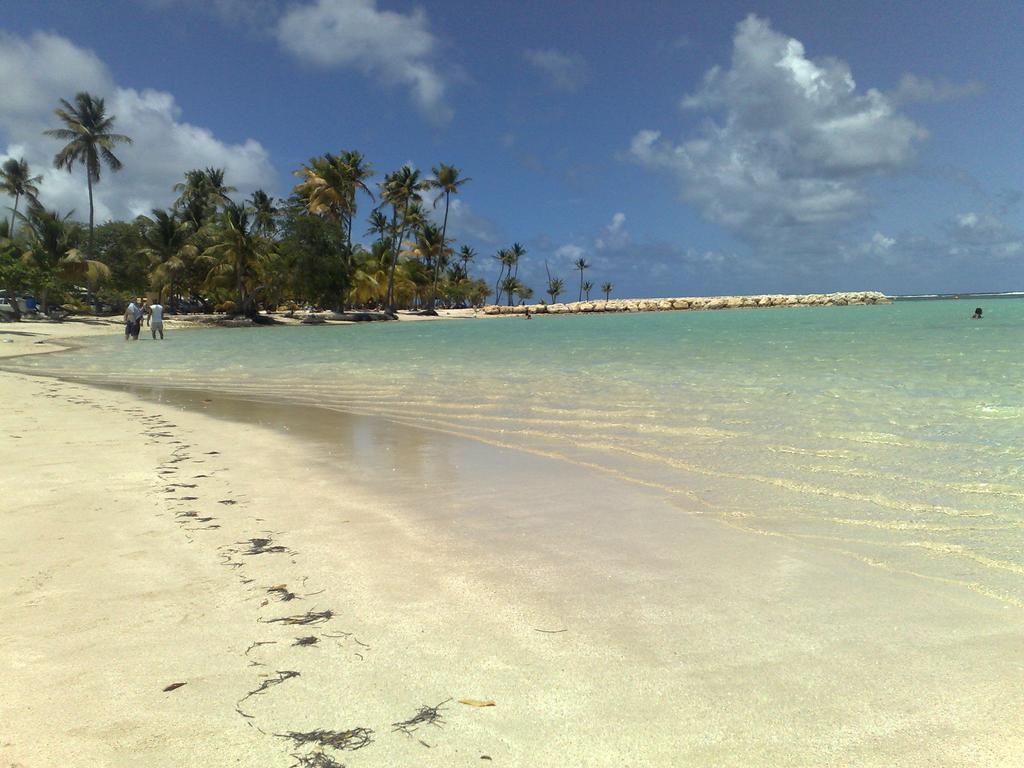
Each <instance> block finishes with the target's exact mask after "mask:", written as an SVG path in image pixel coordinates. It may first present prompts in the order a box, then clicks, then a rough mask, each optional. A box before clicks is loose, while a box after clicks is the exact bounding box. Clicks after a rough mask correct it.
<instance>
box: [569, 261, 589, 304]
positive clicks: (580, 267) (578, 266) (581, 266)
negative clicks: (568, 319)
mask: <svg viewBox="0 0 1024 768" xmlns="http://www.w3.org/2000/svg"><path fill="white" fill-rule="evenodd" d="M572 265H573V266H574V267H575V268H576V269H578V270H579V271H580V299H579V300H580V301H583V270H585V269H588V268H589V267H590V264H589V263H588V262H587V260H586V259H585V258H583V257H582V256H580V257H579V258H578V259H576V261H574V262H573V263H572Z"/></svg>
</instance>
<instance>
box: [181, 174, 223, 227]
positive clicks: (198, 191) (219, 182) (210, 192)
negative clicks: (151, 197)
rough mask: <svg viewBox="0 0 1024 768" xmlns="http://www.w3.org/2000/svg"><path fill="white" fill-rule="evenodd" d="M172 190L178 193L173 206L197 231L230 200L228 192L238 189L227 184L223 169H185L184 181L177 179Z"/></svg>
mask: <svg viewBox="0 0 1024 768" xmlns="http://www.w3.org/2000/svg"><path fill="white" fill-rule="evenodd" d="M173 189H174V191H175V192H177V193H179V194H178V199H177V200H175V202H174V207H175V208H176V209H177V210H178V211H179V212H180V213H181V215H182V218H183V219H184V220H185V221H188V222H189V223H190V224H192V226H193V228H194V229H195V230H197V231H198V230H199V229H200V228H201V227H202V226H203V225H204V224H206V223H207V222H208V221H209V220H210V219H212V218H213V217H214V216H215V215H216V213H217V210H218V209H220V208H221V207H223V206H226V205H227V204H228V203H230V202H231V197H230V195H231V193H232V192H237V191H238V190H237V189H236V188H235V187H232V186H229V185H228V184H227V182H226V173H225V171H224V169H223V168H193V169H192V170H189V171H185V181H179V182H178V183H177V184H175V185H174V188H173Z"/></svg>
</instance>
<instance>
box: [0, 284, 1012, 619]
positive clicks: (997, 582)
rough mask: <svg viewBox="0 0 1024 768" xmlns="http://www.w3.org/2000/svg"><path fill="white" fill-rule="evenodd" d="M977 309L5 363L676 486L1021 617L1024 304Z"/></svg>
mask: <svg viewBox="0 0 1024 768" xmlns="http://www.w3.org/2000/svg"><path fill="white" fill-rule="evenodd" d="M974 304H975V302H972V303H971V305H970V306H968V305H967V304H966V303H963V302H956V301H932V302H906V303H897V304H894V305H890V306H873V307H845V308H817V309H815V308H807V309H766V310H742V311H727V312H700V313H688V312H669V313H644V314H633V315H594V316H560V317H542V316H539V317H537V318H535V319H534V320H531V321H530V322H523V321H522V319H520V318H514V319H507V320H476V321H470V320H467V321H462V322H443V323H415V324H412V323H406V324H402V323H395V324H374V325H369V326H362V327H351V326H344V327H339V326H331V327H299V328H296V327H288V328H274V329H266V330H257V331H246V330H235V329H225V330H203V331H201V332H177V333H171V334H168V338H167V340H166V341H165V342H163V343H154V342H150V341H145V342H140V343H137V344H136V343H132V344H125V343H124V342H123V340H122V339H121V338H120V337H112V338H110V339H103V340H100V341H97V342H94V343H90V344H88V345H87V346H85V347H82V348H80V349H77V350H73V351H70V352H66V353H61V354H59V355H48V356H42V357H28V358H23V359H21V360H17V361H11V362H10V363H8V364H7V365H5V367H7V368H17V369H20V370H26V371H31V372H36V373H42V372H46V373H52V374H56V375H60V376H65V377H71V378H77V379H81V380H86V381H93V382H99V383H119V384H146V385H153V386H165V387H176V388H182V389H195V390H211V391H217V392H222V393H225V394H228V393H230V394H235V395H240V396H244V397H249V398H254V399H264V400H273V401H277V402H293V403H302V404H307V405H314V406H317V407H321V408H329V409H334V410H341V411H348V412H353V413H359V414H365V415H372V416H378V417H381V418H387V419H390V420H392V421H395V422H398V423H401V424H409V425H412V426H419V427H423V428H426V429H432V430H438V431H442V432H446V433H450V434H455V435H461V436H465V437H468V438H472V439H475V440H481V441H485V442H488V443H492V444H495V445H500V446H508V447H512V448H516V449H520V450H527V451H531V452H534V453H536V454H539V455H543V456H548V457H551V458H552V459H555V460H567V461H572V462H575V463H578V464H581V465H585V466H589V467H592V468H594V469H596V470H598V471H600V472H603V473H605V474H608V475H610V476H613V477H616V478H618V479H620V480H623V481H626V482H631V483H635V484H639V485H641V486H644V487H647V488H655V489H657V490H660V491H663V492H665V493H667V494H669V495H670V497H671V498H674V499H675V503H676V504H677V506H678V508H679V510H680V514H702V515H707V516H714V517H715V518H717V519H719V520H721V521H722V522H724V523H726V524H728V525H730V526H733V527H736V528H740V529H742V530H745V531H749V532H751V533H755V534H759V535H766V536H783V537H787V538H789V539H791V540H793V541H797V542H801V544H803V545H806V546H814V547H824V548H828V549H831V550H834V551H837V552H842V553H844V554H847V555H850V556H852V557H855V558H858V559H860V560H862V561H863V562H868V563H871V564H873V565H877V566H878V567H881V568H886V569H891V570H894V571H900V572H908V573H914V574H917V575H920V576H922V577H925V578H934V579H941V580H943V581H950V582H954V583H956V584H959V585H961V586H963V587H964V588H967V589H972V590H974V591H975V592H980V593H982V594H985V595H988V596H990V597H993V598H995V599H998V600H1002V601H1004V602H1007V603H1010V604H1014V605H1018V606H1020V605H1024V579H1022V576H1024V515H1022V513H1021V508H1020V501H1021V498H1022V497H1024V476H1022V472H1024V462H1022V459H1024V447H1022V446H1021V445H1020V435H1021V426H1022V425H1021V422H1020V420H1021V417H1022V415H1024V397H1022V389H1021V387H1022V384H1021V382H1024V361H1021V359H1020V355H1019V346H1020V341H1021V337H1022V333H1021V331H1022V328H1024V302H1020V301H1012V300H1006V301H999V302H992V303H991V304H990V305H988V306H986V307H985V310H986V314H985V319H984V320H982V321H971V320H970V319H969V315H970V312H971V310H972V309H973V307H974ZM552 467H553V468H555V470H554V471H557V464H555V463H552ZM529 494H530V490H529V488H526V489H524V497H525V498H527V499H528V497H529Z"/></svg>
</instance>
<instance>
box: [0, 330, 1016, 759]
mask: <svg viewBox="0 0 1024 768" xmlns="http://www.w3.org/2000/svg"><path fill="white" fill-rule="evenodd" d="M19 330H20V329H19ZM3 346H13V345H3ZM0 399H2V400H3V402H4V403H5V411H4V416H3V418H2V419H0V467H3V471H4V475H5V478H12V479H13V482H7V481H5V483H4V485H5V493H4V511H3V512H2V513H0V515H2V520H3V529H4V531H5V535H4V537H2V539H0V593H2V595H3V598H2V604H3V605H4V607H5V612H6V614H7V615H6V616H5V619H6V621H5V622H4V625H3V627H2V628H0V668H2V669H3V670H4V674H3V675H2V676H0V679H2V680H3V683H2V684H0V689H2V693H3V695H2V696H0V760H2V761H3V763H4V764H9V765H16V766H20V767H21V768H37V766H38V767H39V768H42V766H49V765H53V764H55V763H60V762H61V761H63V760H65V759H66V758H67V756H68V755H75V764H76V765H81V766H107V765H110V766H120V765H147V766H180V765H201V764H209V765H229V764H239V765H268V766H272V765H281V766H287V765H293V764H295V763H296V760H297V759H299V758H296V757H293V755H299V756H300V758H302V757H305V758H307V759H311V756H312V755H314V754H315V753H317V752H318V751H322V752H323V754H325V755H326V756H328V757H329V758H330V759H332V760H335V761H336V762H338V763H344V764H346V765H349V766H389V765H424V766H433V765H436V766H451V765H508V766H520V765H531V766H549V765H550V766H563V765H588V766H613V765H614V766H621V765H666V766H669V765H673V766H674V765H693V766H707V765H722V766H749V765H779V766H782V765H785V766H822V765H858V766H897V765H905V766H918V765H922V766H923V765H929V766H933V765H948V766H966V765H977V766H1004V765H1005V766H1011V765H1017V764H1018V762H1017V761H1018V760H1019V754H1020V749H1021V746H1022V744H1021V741H1022V738H1021V734H1022V733H1024V730H1022V726H1024V706H1022V704H1024V693H1022V691H1024V685H1022V684H1024V671H1022V668H1021V665H1020V663H1019V658H1020V651H1021V650H1022V641H1021V637H1022V635H1021V630H1022V629H1024V621H1022V618H1021V613H1020V611H1017V610H1014V609H1012V608H1010V607H1007V606H1006V605H1004V604H1000V603H998V602H995V601H991V600H988V599H986V598H984V597H983V596H980V595H977V594H975V593H972V592H970V591H967V590H962V589H957V588H952V587H949V586H948V585H943V584H941V583H937V582H933V581H923V580H920V579H915V578H912V577H907V576H903V575H897V574H890V573H886V572H884V571H881V570H880V569H876V568H871V567H870V566H869V565H867V564H865V563H863V562H859V561H856V560H853V559H849V558H843V557H841V556H838V555H836V554H835V553H834V552H831V551H828V550H826V549H819V548H815V547H814V546H813V545H809V544H806V543H803V544H798V543H794V542H792V541H789V540H786V539H783V538H780V537H769V536H756V535H751V534H750V533H749V532H740V531H736V530H733V529H730V528H729V527H728V526H727V525H722V524H721V523H719V522H716V521H711V520H705V519H703V518H701V517H700V516H699V515H695V514H693V513H692V510H688V509H686V508H685V507H684V506H681V505H680V504H679V503H678V502H674V501H673V500H672V499H669V498H666V497H665V496H664V495H663V494H659V493H657V492H654V491H646V490H643V489H639V490H638V489H637V488H636V487H634V486H629V487H628V488H625V487H623V485H622V484H621V483H619V482H617V481H615V480H614V479H613V478H608V477H605V476H601V475H598V474H596V473H594V472H592V471H589V470H587V469H586V468H583V467H577V466H573V465H571V464H567V463H563V462H559V463H558V466H557V467H555V468H554V471H552V469H553V468H552V465H551V464H552V463H551V461H550V460H547V459H544V458H543V457H538V456H531V455H528V454H523V453H518V452H514V451H508V450H502V449H499V448H494V447H491V446H485V445H481V444H479V443H474V442H472V441H468V440H464V439H460V438H455V437H448V436H444V435H440V434H434V433H426V432H423V431H421V430H417V429H414V428H411V427H408V426H404V425H400V424H394V423H391V422H388V421H386V420H383V419H379V418H368V417H357V416H349V415H345V414H334V415H329V416H325V415H324V414H323V412H320V411H317V410H316V409H304V408H294V407H283V406H274V405H260V404H252V403H247V402H245V401H242V400H236V399H229V398H222V397H219V396H218V395H216V394H215V393H214V394H206V395H202V394H182V393H173V392H160V391H139V392H138V393H137V394H132V393H129V392H120V391H112V390H105V389H98V388H93V387H88V386H84V385H80V384H72V383H64V382H58V381H52V380H47V379H42V378H34V377H26V376H21V375H15V374H9V373H0ZM282 619H284V620H286V621H282ZM289 621H290V622H294V623H289ZM306 638H315V641H310V640H308V639H306ZM174 683H185V685H183V686H180V687H178V688H176V689H174V690H172V691H167V692H165V691H164V690H163V689H164V688H165V687H167V686H169V685H171V684H174ZM461 699H465V700H476V701H493V702H494V703H495V706H493V707H475V706H472V705H467V704H462V703H460V700H461ZM436 705H441V707H440V709H439V710H438V715H439V716H440V718H441V720H440V721H438V722H435V723H433V724H432V723H429V722H427V723H421V724H419V725H418V726H417V725H415V724H414V725H411V726H409V727H407V728H406V730H407V731H410V733H406V732H404V731H402V730H396V726H395V724H396V723H402V722H408V721H409V720H412V719H414V718H415V717H416V715H417V714H418V713H420V712H422V711H423V710H422V708H423V707H424V706H427V707H434V706H436ZM413 728H415V730H412V729H413ZM318 731H319V732H324V731H328V732H336V733H338V734H345V733H346V732H347V736H346V737H345V738H342V737H340V736H339V737H338V738H339V739H340V740H341V741H342V742H347V746H348V747H349V748H348V749H345V748H342V749H332V748H330V747H326V748H323V749H322V750H321V749H319V748H317V747H316V746H315V745H312V744H306V745H296V743H295V741H294V739H290V738H288V734H308V733H314V732H318ZM353 747H355V749H353ZM488 758H489V759H488Z"/></svg>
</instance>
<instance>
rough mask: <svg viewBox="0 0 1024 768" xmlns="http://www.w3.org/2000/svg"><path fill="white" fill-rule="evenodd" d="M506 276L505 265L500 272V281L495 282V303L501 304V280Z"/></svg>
mask: <svg viewBox="0 0 1024 768" xmlns="http://www.w3.org/2000/svg"><path fill="white" fill-rule="evenodd" d="M504 275H505V265H504V264H502V265H501V269H500V270H498V279H497V280H495V281H494V303H495V304H500V303H501V291H500V290H498V286H500V285H501V278H502V277H503V276H504Z"/></svg>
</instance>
